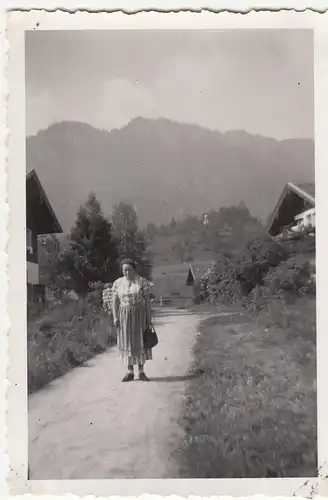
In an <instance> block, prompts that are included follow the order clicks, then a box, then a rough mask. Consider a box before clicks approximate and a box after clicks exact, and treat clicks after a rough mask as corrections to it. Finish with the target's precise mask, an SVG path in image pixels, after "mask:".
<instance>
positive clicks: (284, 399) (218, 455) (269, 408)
mask: <svg viewBox="0 0 328 500" xmlns="http://www.w3.org/2000/svg"><path fill="white" fill-rule="evenodd" d="M315 338H316V326H315V301H314V300H309V299H307V300H304V301H302V302H301V301H300V302H298V303H296V304H294V305H293V306H286V305H282V304H275V305H272V306H271V307H270V309H267V310H266V311H263V312H262V313H261V315H260V316H259V317H257V318H256V319H255V318H254V317H251V316H248V315H246V314H245V313H242V314H240V315H231V316H230V317H229V316H222V317H212V318H209V319H208V320H206V321H204V322H203V324H202V326H201V335H199V336H198V339H197V342H196V346H195V352H194V354H195V361H194V367H193V370H198V371H199V370H200V373H203V375H202V376H201V377H199V378H194V379H192V380H191V381H190V382H189V386H188V387H187V392H186V398H185V403H184V411H183V415H182V417H181V422H180V423H181V426H182V427H183V429H184V440H183V442H182V443H180V446H179V448H178V449H177V451H176V454H177V458H178V462H179V464H180V477H194V478H222V477H230V478H237V477H239V478H246V477H248V478H250V477H312V476H315V475H316V351H315Z"/></svg>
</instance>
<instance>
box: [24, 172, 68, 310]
mask: <svg viewBox="0 0 328 500" xmlns="http://www.w3.org/2000/svg"><path fill="white" fill-rule="evenodd" d="M62 232H63V230H62V227H61V225H60V223H59V221H58V219H57V217H56V215H55V213H54V211H53V209H52V207H51V204H50V202H49V199H48V197H47V195H46V193H45V191H44V189H43V187H42V184H41V182H40V179H39V177H38V175H37V173H36V172H35V170H31V171H30V172H29V173H28V174H27V176H26V261H27V262H26V274H27V276H26V278H27V300H28V302H40V301H44V300H45V286H44V285H41V284H40V283H39V263H38V236H39V235H45V234H54V233H62Z"/></svg>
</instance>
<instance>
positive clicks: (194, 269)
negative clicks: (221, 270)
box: [187, 262, 211, 285]
mask: <svg viewBox="0 0 328 500" xmlns="http://www.w3.org/2000/svg"><path fill="white" fill-rule="evenodd" d="M210 265H211V264H210V263H209V262H204V263H203V262H202V263H195V264H194V265H191V266H189V269H188V274H187V285H192V284H193V283H195V282H196V281H197V282H198V281H199V280H200V279H201V278H202V277H203V276H204V275H205V274H206V273H207V271H208V270H209V267H210Z"/></svg>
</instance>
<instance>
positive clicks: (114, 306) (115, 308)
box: [112, 282, 120, 325]
mask: <svg viewBox="0 0 328 500" xmlns="http://www.w3.org/2000/svg"><path fill="white" fill-rule="evenodd" d="M119 307H120V299H119V296H118V289H117V283H116V282H115V283H114V284H113V288H112V311H113V321H114V325H116V324H117V323H118V310H119Z"/></svg>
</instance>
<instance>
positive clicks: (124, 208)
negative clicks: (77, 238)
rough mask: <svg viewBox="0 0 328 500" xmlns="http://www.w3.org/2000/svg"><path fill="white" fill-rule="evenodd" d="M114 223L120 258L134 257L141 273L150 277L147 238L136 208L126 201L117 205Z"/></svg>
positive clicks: (113, 215) (113, 217) (114, 209)
mask: <svg viewBox="0 0 328 500" xmlns="http://www.w3.org/2000/svg"><path fill="white" fill-rule="evenodd" d="M112 224H113V234H114V237H115V239H116V241H117V247H118V251H119V255H120V258H121V259H122V260H123V259H126V258H129V259H133V260H134V261H135V262H136V263H137V265H138V271H139V272H140V274H142V275H143V276H144V277H145V278H150V276H151V267H152V266H151V261H150V259H149V257H148V255H147V238H146V235H145V234H144V232H143V231H141V230H140V229H139V227H138V216H137V213H136V211H135V209H134V208H133V207H132V206H131V205H129V204H127V203H125V202H120V203H119V204H118V205H115V206H114V208H113V214H112Z"/></svg>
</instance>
